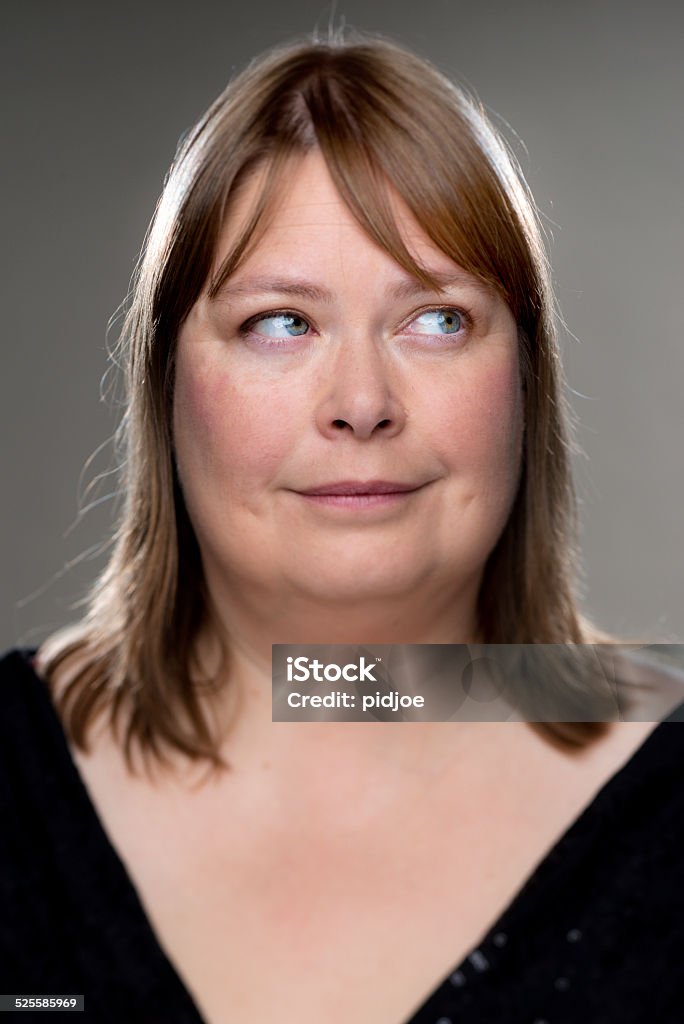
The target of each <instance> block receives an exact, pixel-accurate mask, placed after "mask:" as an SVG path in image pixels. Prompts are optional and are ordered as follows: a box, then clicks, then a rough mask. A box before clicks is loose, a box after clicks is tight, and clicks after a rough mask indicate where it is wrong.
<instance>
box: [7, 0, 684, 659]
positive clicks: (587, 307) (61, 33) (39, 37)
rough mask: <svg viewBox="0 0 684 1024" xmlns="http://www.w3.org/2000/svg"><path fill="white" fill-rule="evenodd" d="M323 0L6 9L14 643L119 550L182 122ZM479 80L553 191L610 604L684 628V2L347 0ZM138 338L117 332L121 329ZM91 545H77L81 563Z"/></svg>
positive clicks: (610, 611) (642, 624)
mask: <svg viewBox="0 0 684 1024" xmlns="http://www.w3.org/2000/svg"><path fill="white" fill-rule="evenodd" d="M330 12H331V8H330V6H326V5H325V4H324V3H317V2H309V0H289V2H287V3H275V2H271V3H269V2H266V0H250V2H249V3H248V4H239V5H238V4H236V3H222V4H219V3H215V2H209V0H193V2H192V3H177V2H167V3H160V2H143V3H142V4H141V3H131V2H117V3H116V4H113V5H110V4H107V5H104V4H97V3H92V2H91V3H85V2H83V3H80V2H79V3H68V2H49V3H48V2H45V3H35V2H33V3H32V2H26V0H22V2H21V3H16V2H9V3H8V2H7V0H5V2H4V3H3V6H2V15H1V17H2V22H3V26H2V33H1V35H2V43H1V44H0V45H1V46H2V52H1V53H0V58H1V59H0V69H1V75H2V78H3V81H2V90H1V93H0V95H1V96H2V102H3V105H4V110H3V117H2V136H3V144H4V155H3V161H2V175H3V179H4V180H3V187H2V200H3V219H2V223H3V238H4V247H3V249H4V252H3V269H2V284H3V289H4V295H3V305H2V384H1V387H2V395H1V401H0V414H1V416H2V438H3V443H2V465H1V466H0V471H1V473H2V484H3V515H4V529H3V531H2V562H1V564H2V578H1V588H0V601H1V603H2V615H1V617H0V645H1V646H3V647H4V646H7V645H9V644H12V643H15V642H17V641H20V642H23V643H38V642H39V641H40V640H41V639H42V638H43V637H44V636H45V635H46V634H47V632H48V631H49V630H50V629H52V628H54V627H55V626H57V625H60V624H62V623H64V622H67V621H69V620H70V619H72V618H73V617H74V616H75V612H74V610H73V607H72V606H73V602H74V600H75V599H77V598H78V597H79V595H80V594H81V593H82V592H83V589H84V586H85V584H86V582H87V581H89V580H90V579H91V578H92V577H93V576H94V574H95V573H96V571H97V570H98V568H99V567H100V566H101V565H102V564H103V563H102V556H100V557H99V558H98V557H97V556H96V554H95V553H94V551H93V549H94V548H96V547H97V545H98V544H101V543H102V541H103V540H104V539H106V537H107V534H108V530H109V523H110V516H111V509H112V502H111V501H110V500H107V499H106V495H107V493H108V491H109V490H111V487H108V480H107V478H106V477H105V478H104V479H103V480H102V481H101V483H100V486H99V489H96V490H95V491H92V490H91V491H90V492H89V493H88V494H87V495H86V496H85V502H86V503H87V502H88V500H90V501H92V500H93V499H97V498H99V499H100V501H99V504H97V505H96V506H95V507H94V508H93V509H92V510H91V511H89V512H88V513H87V514H86V515H85V516H83V517H81V518H80V521H78V522H77V523H76V522H75V520H76V518H77V509H78V504H79V476H80V475H81V471H82V470H83V467H84V464H85V463H86V460H87V459H88V458H89V456H90V455H91V454H92V453H93V452H94V450H95V449H96V448H98V447H99V446H103V447H102V449H101V450H100V452H99V454H98V455H97V456H96V457H95V458H94V459H93V460H92V462H91V463H90V465H89V467H88V469H87V470H86V471H85V473H84V475H83V477H82V482H81V485H80V492H81V500H82V499H83V491H84V489H85V486H86V484H87V482H88V481H89V480H91V479H92V478H93V477H94V476H96V475H97V474H98V473H102V472H104V471H106V470H107V469H108V468H109V466H110V465H111V446H109V445H108V444H107V443H106V442H107V439H108V438H109V437H110V435H111V433H112V431H113V428H114V425H115V411H114V410H112V409H110V408H108V407H107V406H106V405H105V404H104V403H103V402H102V401H101V400H100V397H99V393H100V380H101V378H102V375H103V373H104V371H105V369H106V355H105V332H106V326H107V321H108V319H109V318H110V316H111V315H112V314H113V313H114V312H115V311H116V309H117V307H118V306H119V303H120V302H121V300H122V299H123V298H124V296H125V294H126V291H127V289H128V283H129V279H130V275H131V273H132V271H133V267H134V262H135V258H136V256H137V252H138V250H139V248H140V245H141V243H142V239H143V235H144V232H145V229H146V226H147V223H148V220H149V218H150V216H151V214H152V211H153V208H154V204H155V202H156V199H157V196H158V193H159V191H160V189H161V185H162V181H163V178H164V174H165V172H166V169H167V167H168V164H169V162H170V160H171V158H172V156H173V152H174V150H175V145H176V141H177V139H178V137H179V136H180V135H181V133H182V132H183V131H184V130H185V129H186V128H188V127H189V126H190V125H191V124H192V123H193V122H194V120H195V119H196V118H197V117H198V116H199V115H200V114H201V112H202V111H203V109H204V108H205V107H206V105H207V104H208V103H209V102H210V101H211V100H212V99H213V98H214V96H215V95H216V94H217V93H218V92H219V91H220V90H221V89H222V88H223V86H224V85H225V83H226V81H227V79H228V78H229V77H230V75H231V74H232V73H233V72H234V71H235V70H237V69H238V68H241V67H242V66H243V65H244V63H245V62H246V61H247V60H248V59H249V58H250V57H251V56H253V55H255V54H256V53H258V52H260V51H261V50H263V49H264V48H266V47H267V46H270V45H271V44H273V43H276V42H279V41H282V40H285V39H288V38H290V37H291V36H293V35H297V34H302V33H308V32H310V31H312V30H313V29H314V27H315V26H316V25H317V24H318V25H319V26H320V27H323V28H325V26H326V25H327V23H328V19H329V16H330ZM342 16H344V17H345V18H346V21H347V24H349V25H351V26H353V27H355V28H359V29H365V30H369V31H376V32H382V33H384V34H386V35H388V36H389V37H391V38H394V39H396V40H398V41H400V42H404V43H406V44H408V45H409V46H412V47H413V48H415V49H416V50H417V51H418V52H419V53H422V54H423V55H425V56H427V57H429V58H431V59H433V60H434V61H435V62H436V63H437V64H438V65H439V66H440V67H441V68H442V69H443V70H445V71H447V72H448V73H451V74H453V75H455V76H456V77H457V79H460V80H461V81H462V82H463V83H465V84H466V85H469V86H470V87H472V88H474V89H475V90H476V91H477V92H478V94H479V95H480V97H481V99H482V100H483V101H484V103H485V104H486V106H487V107H488V109H489V110H490V111H492V112H495V113H496V115H497V117H498V123H499V124H500V125H501V124H504V123H505V124H508V125H510V126H512V128H511V130H507V136H508V138H509V140H511V141H512V142H513V143H514V146H515V148H516V152H517V154H518V156H519V158H520V159H521V161H522V164H523V168H524V170H525V173H526V175H527V177H528V180H529V182H530V184H531V186H532V189H533V191H534V193H535V195H536V197H537V200H538V202H539V205H540V207H541V211H542V215H543V218H544V223H545V226H546V230H547V232H548V235H549V245H550V251H551V256H552V260H553V264H554V267H555V278H556V282H557V287H558V294H559V298H560V305H561V309H562V312H563V315H564V318H565V321H566V324H567V330H566V331H565V332H564V337H563V349H564V358H565V363H566V369H567V374H568V381H569V386H570V387H571V388H572V389H573V393H572V395H571V397H572V402H573V406H574V408H575V410H576V413H577V415H578V417H579V421H580V426H579V431H578V437H579V441H580V444H581V445H582V447H583V448H584V451H585V452H586V454H587V456H588V458H578V459H577V460H576V468H577V474H578V484H579V490H580V494H581V497H582V502H583V504H582V516H583V523H584V532H583V552H584V561H585V565H586V580H587V587H586V608H587V610H588V611H589V612H590V614H592V615H594V616H595V617H596V619H597V620H598V621H599V622H600V623H601V624H602V625H603V626H605V627H607V628H610V629H613V630H617V631H619V632H620V633H623V634H624V633H627V634H629V635H630V636H632V637H633V638H635V639H644V640H659V639H660V640H667V639H669V640H671V641H675V640H681V639H682V638H683V637H684V601H683V597H684V572H683V568H684V553H683V547H684V545H683V544H682V534H683V532H684V530H683V529H682V518H683V517H682V508H683V507H684V480H683V477H684V474H683V472H682V469H683V462H684V457H683V454H682V451H683V448H684V402H682V400H681V390H682V386H681V385H682V379H683V377H684V345H683V344H682V323H683V313H682V302H681V296H682V288H683V284H684V282H683V280H682V262H683V261H682V251H683V248H684V243H683V238H684V232H683V230H682V229H683V227H684V224H683V221H684V202H683V201H682V184H683V182H684V174H683V172H684V131H683V127H684V125H683V121H684V102H683V101H684V62H682V60H681V49H682V42H683V41H684V34H683V29H684V7H682V6H681V5H679V4H675V3H674V2H670V3H666V2H663V0H656V2H651V3H649V4H645V3H641V4H636V3H635V4H632V3H616V2H606V3H601V2H596V0H594V2H587V0H584V2H580V3H565V4H561V3H558V2H557V3H555V4H553V3H548V2H547V3H516V2H514V0H513V2H510V0H495V2H489V3H487V2H483V0H476V2H475V0H468V2H462V3H459V2H457V0H420V2H419V3H418V2H414V0H412V2H411V3H408V2H399V3H397V2H394V3H391V4H390V3H379V2H375V3H373V2H371V3H368V2H366V3H364V2H359V0H344V2H339V3H338V5H337V9H336V23H339V21H340V19H341V17H342ZM113 333H114V335H115V334H116V330H114V332H113ZM66 567H69V568H66Z"/></svg>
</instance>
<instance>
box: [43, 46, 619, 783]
mask: <svg viewBox="0 0 684 1024" xmlns="http://www.w3.org/2000/svg"><path fill="white" fill-rule="evenodd" d="M312 149H316V150H318V151H319V152H320V153H321V154H322V156H323V158H324V159H325V162H326V164H327V167H328V169H329V172H330V174H331V176H332V179H333V181H334V182H335V184H336V186H337V188H338V190H339V192H340V195H341V197H342V199H343V200H344V202H345V203H346V204H347V206H348V207H349V209H350V211H351V212H352V214H353V215H354V217H355V218H356V219H357V221H358V223H359V224H360V226H361V227H362V228H363V229H364V230H365V231H366V232H367V233H368V235H369V236H370V238H371V239H373V240H374V241H375V242H376V243H377V244H378V245H380V246H382V247H383V249H384V250H385V251H386V252H387V253H389V254H390V255H391V256H392V257H393V258H394V259H395V260H396V262H397V263H398V264H400V265H401V266H402V267H403V268H405V269H406V270H407V271H408V272H410V273H411V274H413V275H414V276H415V277H416V278H418V279H419V280H420V281H422V282H423V283H428V284H430V285H434V282H432V281H431V279H430V276H429V274H428V273H427V272H426V270H425V269H424V268H423V267H422V266H420V265H418V264H417V263H416V262H415V260H414V259H413V258H412V256H411V255H410V254H409V252H408V251H407V249H406V247H405V245H404V243H403V241H402V238H401V236H400V233H399V231H398V229H397V225H396V224H395V221H394V219H393V217H392V212H391V209H392V208H391V204H390V203H389V202H388V187H387V186H388V183H389V185H391V186H392V187H393V189H394V190H396V193H397V194H398V195H399V196H400V197H401V199H402V200H403V201H404V203H405V204H406V206H407V207H408V209H409V210H410V211H411V213H412V214H413V216H414V217H415V218H416V220H417V222H418V223H419V224H420V225H421V227H422V228H423V230H424V231H425V233H426V235H427V236H428V237H429V238H430V239H431V240H432V242H433V243H434V244H435V245H436V246H438V247H439V249H441V250H442V251H443V252H444V253H445V254H446V255H447V256H449V257H451V258H452V259H453V260H454V261H456V262H457V263H458V264H460V265H461V266H462V267H463V268H464V269H465V270H466V271H467V272H469V273H470V274H473V275H475V276H476V277H477V278H479V279H481V280H482V281H484V282H487V283H488V284H490V285H491V286H493V287H494V288H495V289H496V290H497V292H498V293H499V294H500V295H501V297H502V298H503V299H504V300H505V301H506V303H507V304H508V306H509V308H510V309H511V311H512V313H513V315H514V317H515V320H516V323H517V327H518V337H519V352H520V367H521V377H522V388H523V394H524V417H525V440H524V452H523V458H522V470H521V476H520V483H519V488H518V491H517V496H516V498H515V502H514V505H513V508H512V512H511V514H510V518H509V520H508V522H507V525H506V526H505V528H504V530H503V533H502V535H501V537H500V539H499V541H498V543H497V545H496V547H495V549H494V550H493V552H492V553H491V555H490V557H489V559H488V561H487V564H486V566H485V570H484V575H483V581H482V586H481V591H480V594H479V609H478V611H479V627H480V635H481V638H482V639H483V641H484V642H485V643H494V644H496V643H505V644H531V643H538V644H568V643H569V644H578V643H582V642H585V641H589V640H595V639H599V634H598V633H596V632H595V631H592V630H591V628H590V627H589V625H588V624H587V623H585V622H584V620H583V619H582V617H581V615H580V613H579V611H578V606H577V600H576V594H575V586H576V580H575V571H576V567H577V563H578V557H577V550H576V515H575V504H574V493H573V487H572V481H571V474H570V467H569V455H570V448H569V440H568V430H567V423H566V421H567V410H566V407H565V399H564V394H563V390H562V381H561V369H560V364H559V354H558V347H557V341H556V337H555V326H554V325H555V319H556V311H555V307H554V297H553V292H552V287H551V280H550V270H549V264H548V261H547V257H546V253H545V248H544V242H543V232H542V229H541V226H540V222H539V217H538V213H537V210H536V207H535V204H534V201H533V199H532V197H531V195H530V192H529V190H528V187H527V185H526V182H525V180H524V177H523V174H522V171H521V170H520V167H519V165H518V163H517V161H516V159H515V157H514V155H513V154H512V152H511V150H510V149H509V147H508V145H507V144H506V142H505V140H504V139H503V138H502V137H501V136H500V134H499V133H498V132H497V130H496V129H495V128H494V127H493V125H492V124H491V122H490V120H489V119H488V117H487V116H486V114H485V111H484V109H483V107H482V105H481V104H480V103H479V102H478V101H477V100H475V99H474V98H473V97H471V96H470V95H468V94H467V93H466V92H465V91H464V90H463V89H461V88H459V87H457V86H456V85H454V84H453V83H452V82H451V81H450V80H448V79H447V78H446V77H445V76H444V75H443V74H441V73H440V72H439V71H438V70H436V69H435V68H434V67H433V66H431V65H430V64H429V63H428V62H426V61H425V60H423V59H420V58H419V57H417V56H415V55H414V54H412V53H410V52H407V51H406V50H404V49H403V48H401V47H399V46H397V45H395V44H393V43H390V42H388V41H385V40H382V39H377V38H375V37H367V36H360V37H356V38H355V39H353V40H351V41H329V42H326V43H321V42H318V41H313V42H310V41H307V42H304V43H295V44H290V45H287V46H284V47H280V48H277V49H275V50H272V51H270V52H268V53H267V54H266V55H264V56H262V57H260V58H259V59H257V60H255V61H254V62H253V63H251V64H250V65H249V67H247V69H246V70H244V71H243V72H242V73H241V74H239V75H238V76H237V77H236V78H235V79H234V80H233V81H232V82H231V83H230V84H229V85H228V87H227V88H226V90H225V91H224V92H223V93H222V94H221V95H220V96H219V97H218V99H217V100H216V101H215V102H214V103H213V104H212V106H211V107H210V108H209V110H208V111H207V113H206V114H205V115H204V116H203V117H202V118H201V120H200V121H199V122H198V123H197V125H196V126H195V127H194V128H193V129H192V130H191V131H190V132H189V133H188V134H187V136H186V137H185V139H184V140H183V141H182V143H181V144H180V146H179V149H178V152H177V154H176V157H175V159H174V162H173V164H172V167H171V169H170V171H169V174H168V176H167V180H166V182H165V187H164V190H163V193H162V196H161V198H160V201H159V204H158V206H157V210H156V213H155V216H154V219H153V221H152V224H151V226H150V229H149V231H148V234H147V238H146V244H145V246H144V249H143V253H142V255H141V259H140V262H139V265H138V270H137V274H136V278H135V281H134V287H133V289H132V293H131V299H130V303H129V306H128V311H127V315H126V318H125V321H124V326H123V331H122V334H121V338H120V342H119V348H118V351H117V353H116V361H117V362H118V363H119V364H120V365H121V366H122V367H123V369H124V374H125V392H126V401H125V415H124V417H123V420H122V423H121V425H120V427H119V431H118V438H119V441H120V442H121V447H120V451H121V455H122V458H121V468H120V473H121V480H122V493H123V498H124V500H123V504H122V507H121V510H120V514H119V520H118V526H117V530H116V534H115V536H114V540H113V547H112V551H111V555H110V558H109V561H108V564H107V566H106V568H105V570H104V572H103V573H102V574H101V576H100V577H99V579H98V580H97V581H96V583H95V585H94V586H93V588H92V590H91V591H90V593H89V595H88V599H87V612H86V614H85V616H84V618H83V619H82V621H81V622H79V623H78V624H77V625H76V626H74V627H71V628H70V629H68V630H64V631H61V632H59V633H58V634H56V635H55V636H53V637H51V638H50V639H49V640H48V641H46V643H45V644H44V645H43V648H42V650H41V654H40V662H41V670H42V672H43V674H44V676H45V678H46V679H47V681H48V684H49V685H50V686H51V689H52V691H53V696H54V697H55V700H56V701H57V706H58V708H59V710H60V713H61V715H62V718H63V721H64V724H65V727H66V729H67V731H68V732H69V734H70V735H71V737H72V739H73V741H74V742H75V743H76V744H77V745H79V746H83V747H85V748H86V749H87V740H86V734H87V730H88V728H89V727H90V725H91V723H92V722H93V721H94V719H95V717H96V716H97V715H98V713H99V712H101V711H102V712H106V713H107V715H108V716H109V719H110V721H111V723H112V725H113V727H114V731H115V734H117V727H118V721H119V716H120V714H121V712H122V709H123V707H124V706H126V707H127V709H128V713H127V715H126V722H125V734H124V750H125V756H126V759H127V762H128V764H129V767H130V766H131V749H132V745H133V744H138V745H139V747H140V749H141V751H142V752H143V754H144V755H145V756H146V755H148V754H152V755H154V756H155V757H156V758H158V759H159V760H161V761H164V760H165V755H164V747H165V746H166V747H169V748H171V749H172V750H173V749H175V751H176V752H178V751H180V752H182V753H183V754H184V755H187V756H188V757H189V758H190V759H191V760H194V761H196V760H198V759H203V758H207V759H208V760H209V761H210V762H212V763H213V764H214V766H216V767H219V766H222V767H226V766H227V765H226V762H225V761H224V760H223V759H222V758H221V756H220V754H219V752H218V743H217V738H216V736H215V735H214V734H213V732H212V728H211V726H210V724H209V723H208V721H207V719H206V718H205V716H204V714H203V712H202V710H201V702H200V699H199V698H200V693H201V689H202V686H209V687H211V686H212V680H211V679H208V678H206V677H204V678H201V677H200V675H199V668H198V666H197V665H196V664H195V663H194V658H193V650H194V647H195V640H196V638H197V635H198V631H199V630H200V629H202V628H204V627H205V626H206V625H207V624H208V623H209V622H210V620H211V607H210V601H209V595H208V594H207V592H206V588H205V583H204V578H203V573H202V566H201V560H200V555H199V549H198V545H197V541H196V539H195V536H194V533H193V529H192V527H191V524H190V521H189V519H188V515H187V512H186V508H185V505H184V502H183V497H182V493H181V490H180V487H179V483H178V479H177V474H176V469H175V464H174V457H173V437H172V430H171V427H172V401H173V388H174V352H175V344H176V338H177V335H178V331H179V327H180V326H181V324H182V323H183V320H184V318H185V317H186V316H187V314H188V312H189V310H190V309H191V307H192V306H193V304H194V303H195V301H196V300H197V298H198V297H199V295H200V293H201V291H202V289H204V288H207V289H208V290H209V292H210V293H213V292H214V291H215V290H216V289H218V287H219V286H220V285H221V283H222V282H223V281H224V280H225V279H226V277H227V276H228V275H230V274H231V273H232V272H233V271H234V270H235V269H236V267H237V266H238V265H239V263H240V261H241V260H242V259H243V258H244V256H245V253H246V252H247V251H248V250H249V247H250V246H251V245H252V244H254V242H255V240H257V239H258V237H259V230H260V228H261V227H263V225H264V224H265V218H266V216H267V213H268V211H269V210H270V209H272V208H273V204H274V203H275V202H276V201H277V198H278V190H279V183H281V182H282V175H283V174H284V173H286V170H287V168H288V167H290V166H291V164H292V161H293V159H296V157H297V156H298V155H301V154H305V153H307V152H308V151H311V150H312ZM257 167H259V168H265V169H266V171H267V173H266V174H265V176H264V185H263V189H262V192H261V194H260V196H259V199H258V201H257V202H256V204H255V207H254V210H253V213H252V216H251V219H250V221H249V223H248V224H247V226H246V228H245V229H244V231H243V232H242V234H241V235H240V237H236V238H235V239H234V240H233V247H232V250H231V252H230V253H229V255H228V257H227V258H226V260H225V261H224V263H223V265H222V266H221V267H220V268H219V270H218V273H215V274H214V275H213V276H212V277H211V279H210V275H211V274H212V265H213V260H214V258H215V251H216V245H217V241H218V237H219V231H220V229H221V226H222V225H223V223H224V220H225V218H226V215H227V213H228V212H229V210H230V208H231V203H232V201H233V200H234V198H235V196H236V194H237V192H238V190H239V189H240V187H241V185H243V184H244V182H245V181H246V180H247V179H248V177H249V176H250V175H251V174H252V173H253V172H254V170H255V169H256V168H257ZM228 653H229V652H228ZM60 666H63V667H64V669H65V678H67V680H68V685H66V686H64V687H60V688H59V693H57V688H56V685H55V680H56V675H57V669H58V668H59V667H60ZM69 666H71V670H70V671H69V670H68V669H69ZM216 685H217V686H218V682H217V683H216ZM224 685H225V684H224ZM542 728H543V730H545V731H546V732H547V733H548V734H549V737H550V738H553V737H554V736H555V738H556V739H558V738H562V739H564V740H565V741H567V742H571V743H575V744H576V745H582V744H584V743H586V742H588V741H590V740H591V739H592V738H593V737H594V736H596V735H597V734H598V733H600V731H601V723H564V724H561V723H546V724H545V725H543V727H542Z"/></svg>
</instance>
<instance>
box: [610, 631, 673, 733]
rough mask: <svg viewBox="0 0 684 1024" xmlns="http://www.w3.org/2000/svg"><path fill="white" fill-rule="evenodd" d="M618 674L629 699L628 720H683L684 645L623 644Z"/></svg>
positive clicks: (616, 658)
mask: <svg viewBox="0 0 684 1024" xmlns="http://www.w3.org/2000/svg"><path fill="white" fill-rule="evenodd" d="M615 676H616V679H619V682H620V685H621V687H622V692H623V693H624V694H625V696H626V697H627V700H628V701H629V706H628V707H627V708H626V709H625V713H624V714H623V718H624V720H625V721H642V722H643V721H651V722H664V721H684V645H681V644H652V645H649V646H638V647H636V646H635V647H633V648H629V647H621V648H620V649H619V651H618V652H616V655H615Z"/></svg>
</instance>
